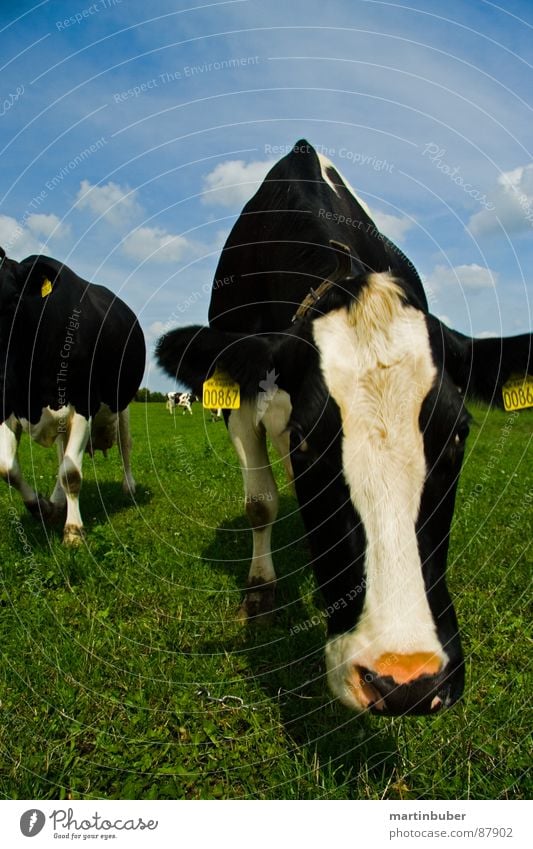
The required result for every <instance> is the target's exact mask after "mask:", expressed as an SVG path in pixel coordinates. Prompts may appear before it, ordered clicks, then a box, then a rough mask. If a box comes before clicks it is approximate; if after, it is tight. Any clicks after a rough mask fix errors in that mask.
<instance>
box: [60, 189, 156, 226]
mask: <svg viewBox="0 0 533 849" xmlns="http://www.w3.org/2000/svg"><path fill="white" fill-rule="evenodd" d="M76 206H77V207H78V209H89V210H90V211H91V212H92V213H94V214H95V215H98V216H103V217H104V218H105V219H106V221H108V222H109V223H110V224H112V225H113V226H114V227H124V226H128V225H129V224H131V222H132V220H134V219H135V218H136V217H137V216H138V215H140V213H141V212H142V207H141V206H140V204H139V203H138V201H137V192H136V190H135V189H130V188H129V186H119V185H118V183H113V182H109V183H106V184H105V185H104V186H92V185H91V183H90V182H89V180H82V181H81V183H80V188H79V191H78V194H77V195H76Z"/></svg>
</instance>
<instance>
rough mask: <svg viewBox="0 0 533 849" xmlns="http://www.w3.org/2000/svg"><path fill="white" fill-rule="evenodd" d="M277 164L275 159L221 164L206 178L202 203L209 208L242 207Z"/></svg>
mask: <svg viewBox="0 0 533 849" xmlns="http://www.w3.org/2000/svg"><path fill="white" fill-rule="evenodd" d="M275 162H276V160H275V159H266V160H264V161H261V162H258V161H256V162H244V161H243V160H242V159H235V160H232V159H230V160H228V161H227V162H220V163H219V164H218V165H217V166H216V167H215V168H214V169H213V171H211V172H210V173H209V174H206V176H205V177H204V194H203V195H202V203H205V204H207V205H208V206H230V207H234V206H242V205H243V204H245V203H246V202H247V201H249V200H250V198H251V197H252V195H253V194H255V192H256V191H257V189H258V188H259V186H260V185H261V183H262V181H263V180H264V179H265V177H266V175H267V173H268V172H269V171H270V169H271V168H272V166H273V165H274V163H275Z"/></svg>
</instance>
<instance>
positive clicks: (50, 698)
mask: <svg viewBox="0 0 533 849" xmlns="http://www.w3.org/2000/svg"><path fill="white" fill-rule="evenodd" d="M473 412H474V417H475V421H474V424H473V427H472V432H471V435H470V439H469V447H468V454H467V457H466V459H465V464H464V469H463V475H462V478H461V484H460V491H459V495H458V503H457V508H456V515H455V520H454V526H453V533H452V545H451V551H450V558H449V563H450V565H449V582H450V585H451V590H452V594H453V597H454V599H455V603H456V610H457V613H458V617H459V621H460V625H461V633H462V636H463V643H464V649H465V655H466V658H467V684H466V693H465V697H464V699H463V701H462V702H460V703H459V704H458V705H457V706H455V707H454V708H453V709H451V710H450V711H448V712H445V713H441V714H438V715H435V716H432V717H413V718H405V719H387V718H381V719H380V718H376V717H372V718H369V717H367V716H357V715H355V714H353V713H351V712H349V711H348V710H346V709H344V708H343V707H342V706H340V705H337V704H334V703H333V702H332V701H331V699H330V697H329V694H328V691H327V687H326V682H325V678H324V662H323V646H324V633H325V631H324V627H323V624H322V620H321V619H320V621H319V624H317V625H315V626H311V627H309V629H308V630H303V631H300V632H299V633H297V634H294V635H291V633H290V631H291V628H292V627H293V626H294V625H296V624H301V623H302V622H305V621H307V620H309V619H312V618H313V617H317V615H318V614H319V610H320V601H319V599H318V598H317V597H316V594H315V591H314V585H313V578H312V575H311V574H310V573H309V572H308V570H307V568H306V549H305V543H304V542H302V541H301V540H300V538H301V536H302V526H301V523H300V519H299V516H298V513H297V510H296V505H295V501H294V499H293V497H292V495H291V494H290V493H289V492H288V491H287V488H286V486H285V484H284V482H283V478H282V475H281V474H279V475H278V477H279V480H280V484H281V493H282V495H281V511H280V521H279V522H278V525H277V526H276V529H275V532H274V544H275V547H276V555H275V559H276V564H277V568H278V578H279V581H278V588H279V597H278V601H279V603H280V610H279V611H278V613H277V614H276V617H275V619H274V620H273V621H272V622H271V623H270V624H268V625H266V626H265V625H264V626H261V627H255V628H250V627H243V626H242V625H240V624H239V622H238V621H237V619H236V612H237V608H238V605H239V602H240V599H241V595H242V588H243V586H244V585H245V581H246V575H247V571H248V561H249V557H250V551H251V535H250V533H249V531H248V526H247V522H246V519H245V518H244V516H243V510H242V507H241V500H242V492H241V477H240V472H239V470H238V468H237V466H236V461H235V457H234V454H233V450H232V448H231V446H230V444H229V440H228V438H227V434H226V431H225V428H224V425H223V424H220V423H219V424H211V423H208V422H207V421H204V418H203V414H202V412H201V411H200V409H199V407H198V405H197V406H196V407H195V408H194V413H195V415H194V416H193V417H189V416H182V415H181V414H178V415H176V417H175V419H171V418H170V416H169V415H168V413H167V412H166V411H165V409H164V407H163V405H159V404H146V405H143V404H134V405H133V406H132V429H133V435H134V440H135V445H134V473H135V477H136V479H137V482H138V492H137V497H136V502H135V504H133V503H132V502H131V500H129V499H127V498H126V497H125V496H123V495H122V492H121V487H120V467H119V461H118V456H117V455H116V452H115V451H113V452H112V455H110V456H109V458H108V459H107V460H104V459H103V458H102V456H101V455H98V457H97V458H96V459H95V460H94V461H92V460H91V459H90V458H89V457H86V461H85V468H84V471H85V481H84V487H83V492H82V499H81V507H82V514H83V516H84V520H85V525H86V531H87V538H86V546H84V547H83V548H81V549H80V550H76V551H69V550H66V549H64V548H63V547H62V545H61V541H60V534H59V532H57V531H53V532H50V531H46V530H44V529H43V528H42V527H41V526H40V525H39V524H37V523H35V522H34V520H32V519H31V517H29V516H26V515H25V514H24V510H23V507H22V504H21V502H20V499H19V498H18V496H17V494H16V493H12V492H11V491H10V490H9V489H8V487H6V486H3V488H2V489H1V490H0V501H1V503H0V510H1V511H2V514H3V516H4V534H3V536H2V539H1V540H0V569H1V584H0V632H1V633H0V645H1V650H2V665H1V670H0V687H1V690H0V701H1V711H2V729H1V735H2V736H1V740H0V746H1V751H2V757H1V759H0V793H1V794H2V795H3V796H4V797H6V798H36V799H48V798H53V799H79V798H93V797H96V798H123V799H132V798H159V799H182V798H186V799H189V798H196V799H197V798H201V799H207V798H209V799H210V798H232V799H242V798H259V799H264V798H276V799H277V798H287V799H315V798H332V799H347V798H361V799H380V798H389V799H417V798H424V799H431V798H437V799H445V798H461V799H463V798H472V799H486V798H496V799H508V798H527V797H528V796H529V795H530V793H531V784H530V783H528V777H527V767H528V763H529V757H528V750H527V746H528V739H529V731H530V727H529V723H528V719H527V715H528V708H529V704H530V698H531V679H530V678H529V681H528V680H527V678H528V673H529V671H530V669H528V666H529V664H530V657H531V654H530V646H528V642H527V622H528V618H527V598H528V589H529V588H528V582H529V576H530V566H531V562H530V561H529V563H528V560H527V557H528V545H529V543H530V540H531V536H532V534H531V531H532V528H531V505H532V500H531V499H532V496H533V480H532V476H531V467H532V464H531V450H530V448H531V414H530V413H528V412H522V413H520V414H519V415H517V416H516V417H513V418H510V417H509V414H507V413H503V412H498V411H495V412H490V413H488V412H487V411H486V410H484V409H481V408H475V409H474V410H473ZM21 456H22V463H23V467H24V469H25V471H26V475H27V477H28V479H32V478H33V477H35V479H36V485H37V486H38V488H39V489H40V490H41V491H42V492H44V493H47V492H50V491H51V489H52V486H53V481H54V475H55V471H56V468H55V452H52V451H44V450H43V449H41V448H40V447H38V446H35V445H31V444H30V443H29V441H28V440H27V439H26V440H25V441H24V443H23V449H22V451H21ZM276 470H277V472H279V465H277V466H276ZM314 621H315V622H317V621H318V619H317V618H315V619H314Z"/></svg>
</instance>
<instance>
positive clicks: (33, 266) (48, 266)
mask: <svg viewBox="0 0 533 849" xmlns="http://www.w3.org/2000/svg"><path fill="white" fill-rule="evenodd" d="M65 270H66V267H65V266H64V265H62V263H60V262H58V260H57V259H52V257H48V256H29V257H27V258H26V259H23V260H22V262H21V263H19V267H18V277H19V286H20V288H21V289H23V290H24V293H25V294H27V295H33V294H37V295H40V296H41V297H43V298H44V297H47V296H48V295H49V294H50V293H51V292H52V291H53V289H55V288H57V286H59V284H60V282H61V278H62V276H63V275H64V272H65Z"/></svg>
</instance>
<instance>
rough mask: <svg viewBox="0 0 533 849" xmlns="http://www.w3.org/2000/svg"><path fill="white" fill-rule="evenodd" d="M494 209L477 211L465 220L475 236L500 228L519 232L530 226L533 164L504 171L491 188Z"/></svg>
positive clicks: (532, 212) (532, 218) (532, 222)
mask: <svg viewBox="0 0 533 849" xmlns="http://www.w3.org/2000/svg"><path fill="white" fill-rule="evenodd" d="M490 199H491V203H492V204H493V205H494V209H493V210H489V209H483V210H482V211H481V212H476V214H475V215H473V216H472V217H471V218H470V221H469V222H468V228H469V230H470V231H471V233H473V235H474V236H484V235H487V234H490V233H494V232H498V231H500V229H501V227H503V229H504V230H506V231H507V232H510V233H519V232H521V231H525V230H528V229H531V228H532V227H533V164H530V165H524V166H519V167H518V168H514V169H513V170H512V171H504V172H503V174H500V176H499V177H498V184H497V186H496V188H495V190H494V192H492V194H491V196H490Z"/></svg>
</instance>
